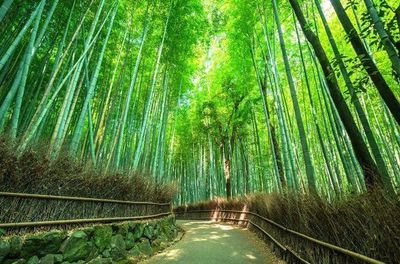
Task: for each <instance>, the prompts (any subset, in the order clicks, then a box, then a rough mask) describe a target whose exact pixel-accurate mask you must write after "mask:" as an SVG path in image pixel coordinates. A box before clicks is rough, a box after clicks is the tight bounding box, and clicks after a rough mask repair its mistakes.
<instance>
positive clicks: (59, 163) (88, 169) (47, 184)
mask: <svg viewBox="0 0 400 264" xmlns="http://www.w3.org/2000/svg"><path fill="white" fill-rule="evenodd" d="M44 148H45V146H42V147H39V148H35V149H33V148H31V149H27V150H26V151H24V152H23V153H19V154H18V155H17V153H16V152H15V149H16V148H15V145H14V144H12V143H10V141H9V140H7V139H6V138H4V137H2V138H0V191H6V192H20V193H33V194H47V195H65V196H79V197H94V198H107V199H118V200H129V201H152V202H170V201H171V200H172V197H173V196H174V194H175V188H174V187H173V186H172V185H166V184H157V183H155V182H154V181H153V180H152V177H150V176H149V175H143V174H142V173H137V172H131V171H118V172H117V171H116V172H108V173H103V172H101V171H99V170H97V169H95V168H93V167H92V166H89V165H85V164H80V163H77V162H76V161H74V159H73V158H71V157H68V156H60V157H59V158H57V159H56V160H50V159H49V158H48V157H47V155H46V151H45V150H44Z"/></svg>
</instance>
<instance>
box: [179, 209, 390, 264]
mask: <svg viewBox="0 0 400 264" xmlns="http://www.w3.org/2000/svg"><path fill="white" fill-rule="evenodd" d="M194 213H234V214H242V215H251V216H254V217H256V218H258V219H260V220H262V221H264V222H266V223H269V224H271V225H273V226H274V227H276V228H278V229H280V230H281V231H284V232H286V233H288V234H290V235H293V236H296V237H298V238H301V239H304V240H307V241H308V242H311V243H313V244H314V245H318V246H320V247H323V248H326V249H329V250H332V251H334V252H337V253H340V254H343V255H346V256H348V257H350V258H352V259H354V260H358V261H362V262H364V263H371V264H383V263H384V262H381V261H379V260H376V259H373V258H370V257H367V256H365V255H362V254H359V253H357V252H354V251H351V250H348V249H345V248H341V247H339V246H336V245H333V244H330V243H328V242H324V241H321V240H318V239H315V238H313V237H310V236H307V235H305V234H302V233H300V232H297V231H294V230H292V229H289V228H287V227H285V226H283V225H280V224H278V223H276V222H275V221H273V220H271V219H268V218H266V217H263V216H261V215H259V214H257V213H253V212H248V211H239V210H190V211H182V212H180V211H175V214H176V215H177V216H179V215H185V214H194ZM212 218H213V217H207V218H202V220H206V219H208V220H209V219H212ZM216 218H217V219H218V220H222V221H235V222H244V223H248V224H250V225H252V226H253V227H255V228H257V229H258V230H259V231H261V232H262V233H263V234H264V235H265V236H267V237H268V238H269V240H271V241H272V242H273V243H274V244H275V245H276V246H277V247H278V248H279V249H280V250H281V251H283V252H284V253H289V254H290V255H292V256H293V257H294V258H295V259H296V260H297V261H298V262H300V263H310V262H309V261H307V260H305V259H304V258H302V257H301V255H300V254H299V253H297V252H295V251H294V250H293V249H291V248H290V247H288V246H285V245H283V243H281V242H279V241H278V240H277V239H276V238H275V237H274V236H272V235H271V234H270V233H269V232H267V231H266V230H265V229H263V228H262V227H261V226H259V225H257V224H256V223H254V222H253V221H251V220H249V219H238V218H232V217H229V218H225V217H218V216H217V217H216Z"/></svg>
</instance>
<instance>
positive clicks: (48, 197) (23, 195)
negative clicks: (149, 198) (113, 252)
mask: <svg viewBox="0 0 400 264" xmlns="http://www.w3.org/2000/svg"><path fill="white" fill-rule="evenodd" d="M0 196H5V197H18V198H34V199H45V200H64V201H82V202H100V203H116V204H130V205H157V206H170V205H171V203H154V202H135V201H123V200H113V199H99V198H87V197H70V196H55V195H43V194H27V193H12V192H0Z"/></svg>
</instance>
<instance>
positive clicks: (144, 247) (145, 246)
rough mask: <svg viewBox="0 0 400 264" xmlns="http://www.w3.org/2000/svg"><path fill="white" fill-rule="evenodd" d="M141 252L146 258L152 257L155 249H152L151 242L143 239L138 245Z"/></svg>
mask: <svg viewBox="0 0 400 264" xmlns="http://www.w3.org/2000/svg"><path fill="white" fill-rule="evenodd" d="M138 248H139V251H140V252H141V253H143V254H144V255H146V256H151V255H152V254H153V249H152V247H151V244H150V241H149V240H148V239H146V238H144V239H142V240H141V241H140V243H139V244H138Z"/></svg>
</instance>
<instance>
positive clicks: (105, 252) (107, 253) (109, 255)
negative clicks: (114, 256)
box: [101, 249, 111, 258]
mask: <svg viewBox="0 0 400 264" xmlns="http://www.w3.org/2000/svg"><path fill="white" fill-rule="evenodd" d="M101 255H102V256H103V257H105V258H109V257H111V253H110V250H109V249H106V250H104V251H103V253H101Z"/></svg>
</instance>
